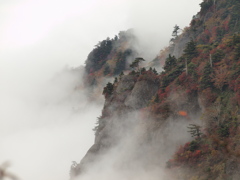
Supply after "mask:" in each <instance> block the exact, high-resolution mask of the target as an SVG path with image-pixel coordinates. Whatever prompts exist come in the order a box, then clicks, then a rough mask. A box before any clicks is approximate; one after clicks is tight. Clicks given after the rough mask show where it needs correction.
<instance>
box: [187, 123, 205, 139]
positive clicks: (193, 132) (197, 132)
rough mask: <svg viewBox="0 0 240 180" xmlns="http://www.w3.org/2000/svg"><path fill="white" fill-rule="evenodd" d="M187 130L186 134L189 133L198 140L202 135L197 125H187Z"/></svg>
mask: <svg viewBox="0 0 240 180" xmlns="http://www.w3.org/2000/svg"><path fill="white" fill-rule="evenodd" d="M187 128H188V129H189V131H188V132H190V133H191V135H192V137H197V138H200V136H201V135H202V132H201V126H199V125H196V124H189V126H188V127H187Z"/></svg>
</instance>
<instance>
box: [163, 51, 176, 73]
mask: <svg viewBox="0 0 240 180" xmlns="http://www.w3.org/2000/svg"><path fill="white" fill-rule="evenodd" d="M176 65H177V59H176V58H175V56H171V55H170V54H169V56H168V58H167V59H166V61H165V65H164V67H163V69H164V70H165V71H170V70H171V69H172V68H174V67H175V66H176Z"/></svg>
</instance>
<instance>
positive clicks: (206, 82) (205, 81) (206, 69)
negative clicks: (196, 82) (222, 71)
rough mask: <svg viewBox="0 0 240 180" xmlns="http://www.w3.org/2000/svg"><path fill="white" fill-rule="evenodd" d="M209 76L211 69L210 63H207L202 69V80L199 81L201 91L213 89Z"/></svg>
mask: <svg viewBox="0 0 240 180" xmlns="http://www.w3.org/2000/svg"><path fill="white" fill-rule="evenodd" d="M211 74H212V68H211V65H210V63H209V62H208V63H207V64H206V65H205V67H204V69H203V76H202V79H201V80H200V87H201V88H202V89H206V88H209V87H213V83H212V79H211Z"/></svg>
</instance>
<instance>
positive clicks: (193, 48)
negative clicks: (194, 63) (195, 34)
mask: <svg viewBox="0 0 240 180" xmlns="http://www.w3.org/2000/svg"><path fill="white" fill-rule="evenodd" d="M197 55H198V51H197V45H196V43H195V42H194V41H193V40H191V41H190V42H188V43H187V46H186V48H185V49H184V56H185V57H186V58H187V60H188V63H189V61H190V60H191V59H192V58H194V57H196V56H197Z"/></svg>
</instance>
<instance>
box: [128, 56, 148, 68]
mask: <svg viewBox="0 0 240 180" xmlns="http://www.w3.org/2000/svg"><path fill="white" fill-rule="evenodd" d="M142 61H145V59H143V58H142V57H137V58H135V59H134V61H133V62H132V63H131V64H130V67H131V68H133V69H135V68H136V69H137V70H138V71H140V69H139V63H140V62H142Z"/></svg>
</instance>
